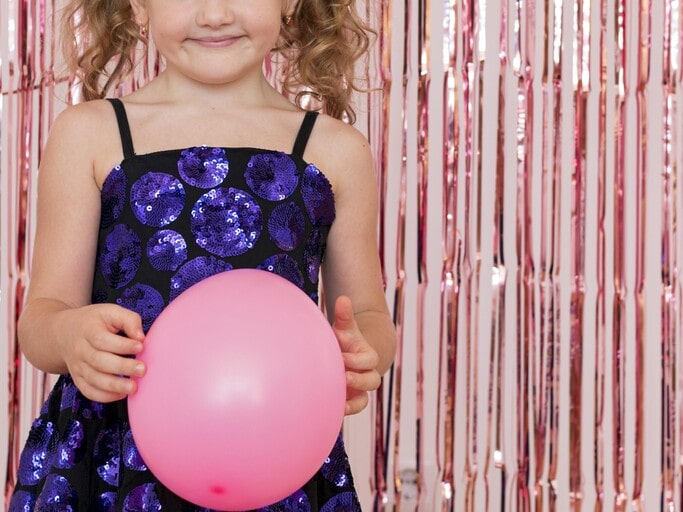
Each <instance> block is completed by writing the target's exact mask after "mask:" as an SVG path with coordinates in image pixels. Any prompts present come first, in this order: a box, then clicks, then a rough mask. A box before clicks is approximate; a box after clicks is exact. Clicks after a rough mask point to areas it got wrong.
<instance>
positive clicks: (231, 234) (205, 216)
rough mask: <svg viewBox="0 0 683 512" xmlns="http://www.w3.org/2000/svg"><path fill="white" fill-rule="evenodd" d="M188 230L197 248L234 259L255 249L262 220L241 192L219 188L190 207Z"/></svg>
mask: <svg viewBox="0 0 683 512" xmlns="http://www.w3.org/2000/svg"><path fill="white" fill-rule="evenodd" d="M190 228H191V229H192V233H194V236H195V241H196V242H197V245H199V247H201V248H203V249H205V250H207V251H208V252H210V253H211V254H215V255H217V256H222V257H226V256H237V255H239V254H243V253H245V252H247V251H248V250H249V249H251V248H252V247H254V244H255V243H256V240H258V237H259V235H260V234H261V229H262V228H263V217H262V215H261V208H260V207H259V205H258V203H256V201H254V198H253V197H252V196H251V195H249V194H248V193H247V192H245V191H244V190H240V189H238V188H218V189H213V190H210V191H209V192H207V193H206V194H204V195H203V196H202V197H200V198H199V199H198V200H197V202H196V203H195V205H194V206H193V207H192V220H191V224H190Z"/></svg>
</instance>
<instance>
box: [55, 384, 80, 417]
mask: <svg viewBox="0 0 683 512" xmlns="http://www.w3.org/2000/svg"><path fill="white" fill-rule="evenodd" d="M76 393H78V388H77V387H76V385H75V384H74V383H73V382H69V383H67V384H66V385H65V386H64V388H63V389H62V400H61V402H60V404H59V408H60V410H62V411H63V410H64V409H71V408H72V407H73V406H74V400H75V399H76Z"/></svg>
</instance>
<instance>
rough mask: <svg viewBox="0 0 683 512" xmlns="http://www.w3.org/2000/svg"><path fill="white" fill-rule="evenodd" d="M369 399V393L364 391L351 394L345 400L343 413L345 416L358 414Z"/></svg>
mask: <svg viewBox="0 0 683 512" xmlns="http://www.w3.org/2000/svg"><path fill="white" fill-rule="evenodd" d="M369 401H370V398H369V395H368V393H367V392H365V391H363V392H360V393H358V394H355V395H353V396H351V397H350V398H348V399H347V400H346V410H345V414H346V415H347V416H349V415H351V414H358V413H359V412H361V411H362V410H363V409H365V408H366V407H367V405H368V402H369Z"/></svg>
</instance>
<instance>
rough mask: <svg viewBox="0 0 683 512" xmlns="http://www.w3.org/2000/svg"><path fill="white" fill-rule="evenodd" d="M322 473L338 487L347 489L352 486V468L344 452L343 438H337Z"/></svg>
mask: <svg viewBox="0 0 683 512" xmlns="http://www.w3.org/2000/svg"><path fill="white" fill-rule="evenodd" d="M321 472H322V474H323V476H324V477H325V478H326V479H327V480H328V481H330V482H332V483H333V484H334V485H336V486H337V487H346V486H348V485H351V484H352V481H351V467H350V466H349V459H348V457H347V456H346V452H345V451H344V442H343V440H342V437H341V436H339V437H337V441H336V442H335V444H334V447H333V448H332V452H331V453H330V456H329V457H327V459H325V463H324V464H323V466H322V468H321Z"/></svg>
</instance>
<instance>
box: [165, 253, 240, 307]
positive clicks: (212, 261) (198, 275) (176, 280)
mask: <svg viewBox="0 0 683 512" xmlns="http://www.w3.org/2000/svg"><path fill="white" fill-rule="evenodd" d="M230 269H232V265H230V263H227V262H225V261H223V260H219V259H218V258H215V257H213V256H199V257H197V258H194V259H192V260H190V261H188V262H187V263H185V265H183V266H182V267H180V270H178V272H177V273H176V274H175V275H174V276H173V277H172V278H171V290H170V300H173V299H175V298H176V297H177V296H178V295H180V294H181V293H183V292H184V291H185V290H187V289H188V288H189V287H190V286H192V285H193V284H196V283H198V282H199V281H201V280H202V279H206V278H207V277H211V276H212V275H214V274H218V273H220V272H224V271H226V270H230Z"/></svg>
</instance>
